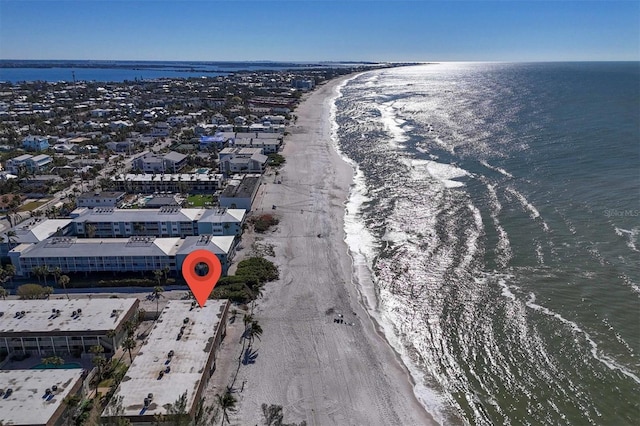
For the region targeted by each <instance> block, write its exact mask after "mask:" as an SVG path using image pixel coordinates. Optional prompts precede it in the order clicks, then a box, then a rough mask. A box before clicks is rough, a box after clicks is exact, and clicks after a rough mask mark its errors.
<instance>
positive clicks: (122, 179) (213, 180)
mask: <svg viewBox="0 0 640 426" xmlns="http://www.w3.org/2000/svg"><path fill="white" fill-rule="evenodd" d="M111 180H113V182H114V185H115V187H116V189H117V190H118V191H125V192H130V193H143V194H153V193H156V192H169V193H173V192H181V193H187V192H188V193H194V194H197V193H213V192H216V191H219V190H221V189H222V188H223V186H224V176H223V175H222V174H213V173H176V174H167V173H165V174H153V173H141V174H133V173H128V174H121V175H117V176H114V177H112V178H111Z"/></svg>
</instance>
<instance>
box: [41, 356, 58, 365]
mask: <svg viewBox="0 0 640 426" xmlns="http://www.w3.org/2000/svg"><path fill="white" fill-rule="evenodd" d="M41 362H42V363H43V364H44V365H53V366H54V367H55V366H58V365H62V364H64V359H62V358H60V357H59V356H50V357H46V358H42V361H41Z"/></svg>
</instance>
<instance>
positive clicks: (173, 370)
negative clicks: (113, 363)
mask: <svg viewBox="0 0 640 426" xmlns="http://www.w3.org/2000/svg"><path fill="white" fill-rule="evenodd" d="M229 306H230V303H229V301H228V300H208V301H207V303H206V305H205V306H204V307H202V308H201V307H199V306H198V305H197V304H196V302H195V301H193V302H191V301H183V300H170V301H169V302H168V304H167V306H166V308H165V309H164V310H163V311H162V315H161V316H160V319H159V320H158V321H157V322H156V323H155V325H154V328H153V330H151V332H150V333H149V336H148V337H147V339H146V341H145V342H144V343H143V346H142V347H143V349H142V350H141V351H140V353H139V354H138V355H137V356H136V357H135V358H134V360H133V362H132V364H131V366H130V367H129V370H128V371H127V380H123V381H122V382H120V385H119V386H118V388H117V389H116V392H115V394H114V396H113V398H112V399H111V401H110V403H109V405H107V407H106V409H105V410H104V412H103V413H102V419H103V421H105V422H106V421H108V420H109V417H111V416H114V415H118V416H121V417H124V418H126V419H127V420H129V421H130V422H131V423H132V424H134V425H144V424H155V422H156V420H157V418H158V417H159V416H163V415H166V414H168V413H170V411H168V409H169V408H170V407H171V405H173V404H175V402H176V401H177V400H178V399H180V398H181V396H182V395H184V396H185V407H184V408H185V413H186V414H187V415H188V416H189V417H190V418H191V419H193V417H194V416H195V413H196V410H197V406H198V403H199V401H200V400H201V398H202V394H203V392H204V390H205V388H206V387H207V384H208V382H209V379H210V377H211V376H212V374H213V372H214V371H215V367H216V355H217V351H218V348H219V346H220V343H221V341H222V339H223V338H224V336H225V333H226V322H227V315H228V311H229ZM114 401H118V406H119V407H120V409H119V410H116V409H114V407H113V406H112V404H113V402H114ZM118 411H119V412H118ZM116 412H118V413H117V414H115V413H116Z"/></svg>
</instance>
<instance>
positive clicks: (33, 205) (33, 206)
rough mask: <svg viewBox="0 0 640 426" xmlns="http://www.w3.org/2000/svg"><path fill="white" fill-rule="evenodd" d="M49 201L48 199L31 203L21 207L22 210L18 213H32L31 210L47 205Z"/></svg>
mask: <svg viewBox="0 0 640 426" xmlns="http://www.w3.org/2000/svg"><path fill="white" fill-rule="evenodd" d="M48 201H49V199H48V198H46V199H42V200H38V201H31V202H29V203H26V204H23V205H22V206H20V208H19V209H18V212H30V211H31V210H35V209H37V208H38V207H40V206H41V205H43V204H46V203H47V202H48Z"/></svg>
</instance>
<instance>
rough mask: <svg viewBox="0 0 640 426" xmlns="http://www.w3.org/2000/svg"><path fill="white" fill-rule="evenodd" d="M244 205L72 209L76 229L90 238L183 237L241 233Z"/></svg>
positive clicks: (81, 234)
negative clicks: (212, 207)
mask: <svg viewBox="0 0 640 426" xmlns="http://www.w3.org/2000/svg"><path fill="white" fill-rule="evenodd" d="M245 213H246V212H245V210H242V209H204V208H193V209H183V208H180V207H179V206H166V207H161V208H159V209H114V208H109V207H107V208H94V209H76V210H74V211H73V212H72V213H71V217H72V225H73V226H72V227H73V233H74V234H75V235H77V236H83V237H90V238H94V237H95V238H123V237H131V236H134V235H140V236H156V237H180V238H184V237H187V236H193V235H201V234H209V235H240V234H241V232H242V225H243V224H244V220H245Z"/></svg>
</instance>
